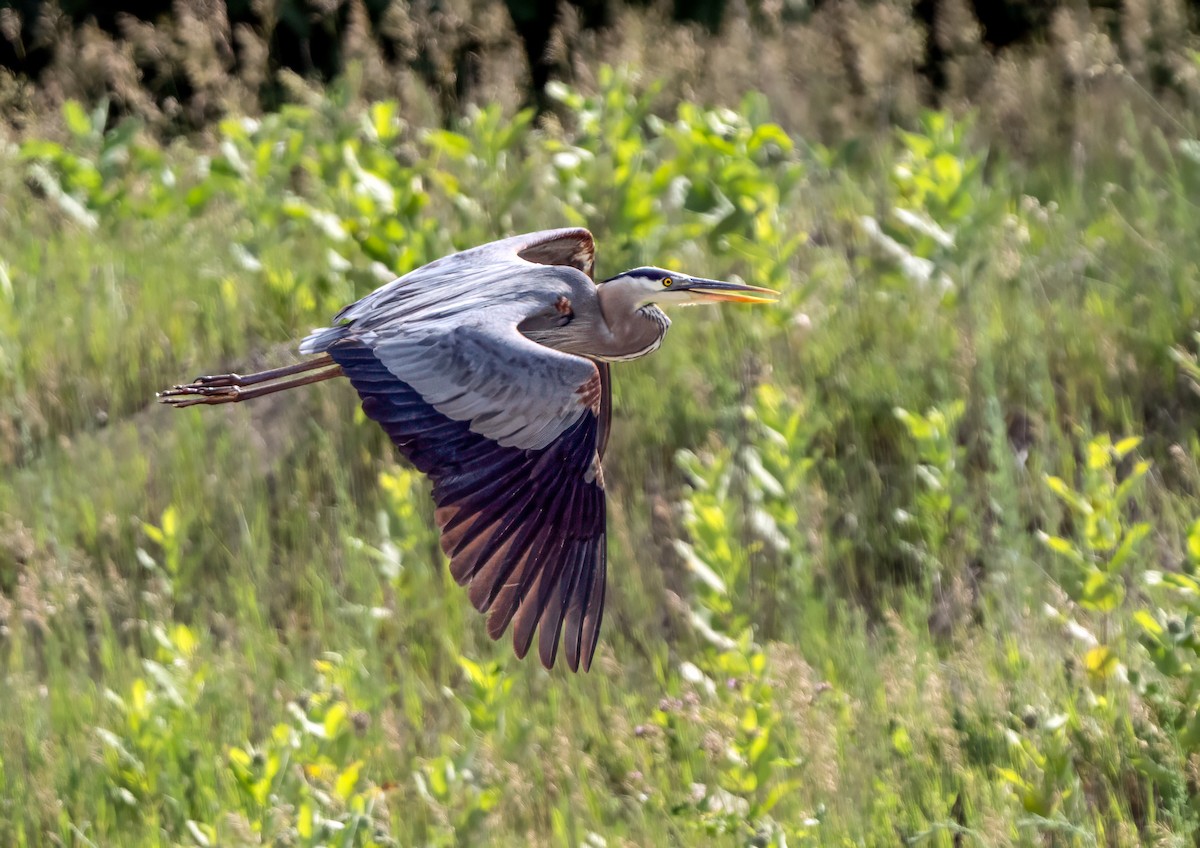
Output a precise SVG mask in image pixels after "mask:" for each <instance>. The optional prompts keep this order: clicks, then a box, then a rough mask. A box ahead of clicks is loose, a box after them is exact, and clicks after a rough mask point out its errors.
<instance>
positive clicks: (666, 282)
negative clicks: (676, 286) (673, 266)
mask: <svg viewBox="0 0 1200 848" xmlns="http://www.w3.org/2000/svg"><path fill="white" fill-rule="evenodd" d="M672 282H674V281H673V280H672V279H671V278H670V277H663V288H668V289H669V288H670V287H671V283H672Z"/></svg>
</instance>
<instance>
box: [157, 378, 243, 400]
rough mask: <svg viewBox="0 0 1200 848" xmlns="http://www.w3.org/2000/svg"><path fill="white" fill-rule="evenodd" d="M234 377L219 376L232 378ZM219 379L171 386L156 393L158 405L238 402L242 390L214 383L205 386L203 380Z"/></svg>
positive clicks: (201, 379) (199, 380)
mask: <svg viewBox="0 0 1200 848" xmlns="http://www.w3.org/2000/svg"><path fill="white" fill-rule="evenodd" d="M232 376H235V375H231V374H229V375H221V377H232ZM221 377H199V378H197V380H196V382H194V383H190V384H188V385H186V386H172V387H171V388H169V389H164V390H163V391H161V392H159V393H158V401H159V403H165V404H169V405H170V406H178V407H183V406H194V405H196V404H198V403H233V402H235V401H237V400H238V396H239V395H240V394H241V393H242V390H241V389H240V388H238V387H237V386H235V385H231V384H228V383H226V384H224V385H222V384H221V383H216V384H215V385H213V384H206V383H204V382H202V381H204V380H219V379H221Z"/></svg>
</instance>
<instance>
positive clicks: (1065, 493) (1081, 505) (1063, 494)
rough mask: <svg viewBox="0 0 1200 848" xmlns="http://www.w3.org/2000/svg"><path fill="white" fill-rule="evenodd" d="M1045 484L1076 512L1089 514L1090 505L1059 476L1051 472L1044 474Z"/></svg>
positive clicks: (1090, 510)
mask: <svg viewBox="0 0 1200 848" xmlns="http://www.w3.org/2000/svg"><path fill="white" fill-rule="evenodd" d="M1044 479H1045V481H1046V486H1047V487H1048V488H1049V489H1050V491H1052V492H1054V494H1056V495H1058V497H1059V498H1060V499H1062V500H1063V501H1064V502H1065V503H1066V504H1067V505H1068V506H1070V507H1071V508H1072V509H1074V510H1075V511H1076V512H1081V513H1083V514H1085V515H1089V514H1091V512H1092V505H1091V504H1090V503H1088V502H1087V501H1085V500H1084V499H1083V498H1081V497H1080V496H1079V493H1078V492H1076V491H1075V490H1074V489H1072V488H1071V487H1070V486H1068V485H1067V484H1066V482H1065V481H1064V480H1063V479H1062V478H1061V477H1055V476H1054V475H1052V474H1047V475H1046V476H1045V478H1044Z"/></svg>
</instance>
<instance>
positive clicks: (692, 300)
mask: <svg viewBox="0 0 1200 848" xmlns="http://www.w3.org/2000/svg"><path fill="white" fill-rule="evenodd" d="M600 286H601V287H602V288H603V287H604V286H612V287H613V288H614V289H621V290H623V291H624V292H625V293H627V295H628V296H630V297H631V298H632V299H634V300H635V301H636V302H637V303H638V305H642V306H644V305H645V304H648V303H653V304H656V305H658V306H688V305H691V304H696V303H720V302H722V301H727V302H735V303H772V302H773V301H774V300H775V298H776V297H777V296H778V294H779V292H777V291H773V290H771V289H764V288H759V287H758V286H746V285H742V284H741V283H726V282H723V281H721V280H706V279H704V278H702V277H691V276H688V275H687V274H681V273H679V272H678V271H667V270H666V269H663V268H653V267H643V268H634V269H633V270H631V271H625V272H624V273H622V274H618V275H617V276H615V277H610V278H609V279H607V280H605V281H604V282H602V283H600Z"/></svg>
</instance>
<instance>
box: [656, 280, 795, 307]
mask: <svg viewBox="0 0 1200 848" xmlns="http://www.w3.org/2000/svg"><path fill="white" fill-rule="evenodd" d="M680 282H681V283H682V285H680V286H679V288H680V289H683V290H684V291H687V292H691V293H692V294H696V295H700V296H701V297H703V298H704V299H705V300H710V301H718V302H719V301H727V302H731V303H774V302H775V301H776V299H777V298H778V297H779V292H777V291H775V290H774V289H764V288H760V287H759V286H744V285H742V284H740V283H726V282H724V281H722V280H704V279H700V278H698V277H692V278H690V279H688V280H686V281H683V280H681V281H680Z"/></svg>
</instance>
